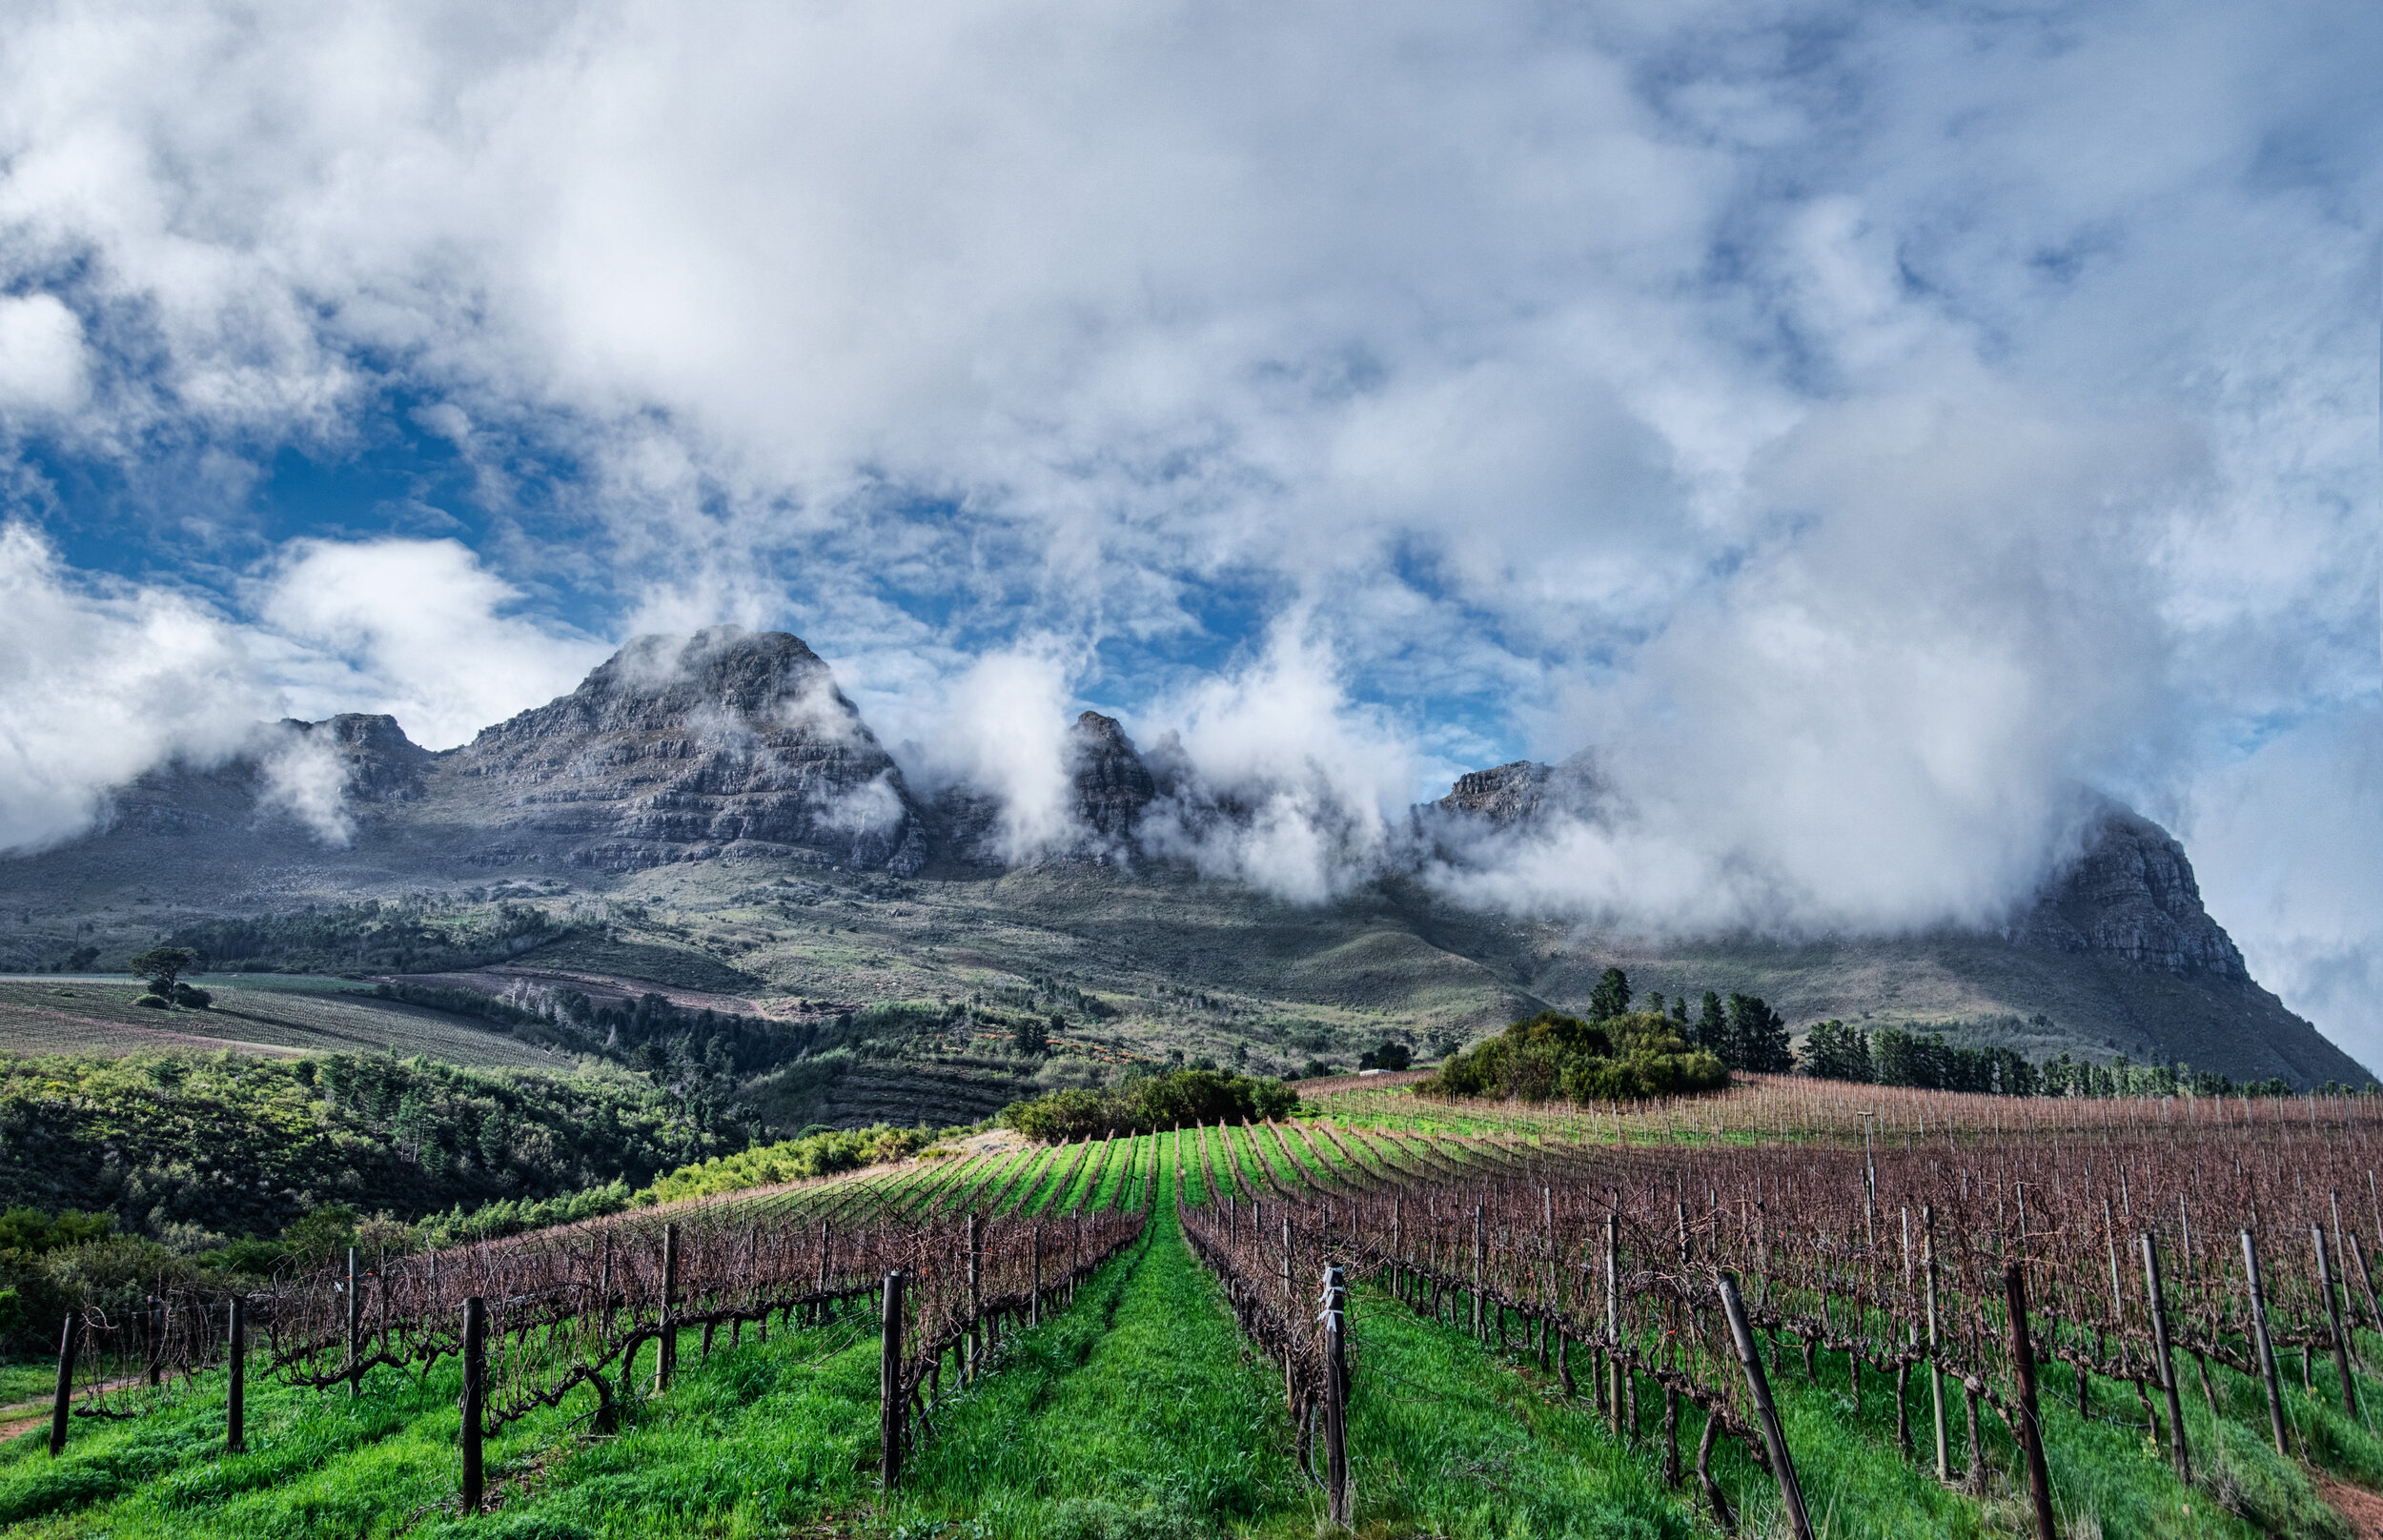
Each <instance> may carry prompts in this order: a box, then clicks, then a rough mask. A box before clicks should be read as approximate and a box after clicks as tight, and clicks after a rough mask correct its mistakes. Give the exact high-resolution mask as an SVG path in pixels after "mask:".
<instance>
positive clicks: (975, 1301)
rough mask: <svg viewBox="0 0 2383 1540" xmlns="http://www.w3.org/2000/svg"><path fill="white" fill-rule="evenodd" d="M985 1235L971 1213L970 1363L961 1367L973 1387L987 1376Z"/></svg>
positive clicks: (969, 1262) (963, 1377)
mask: <svg viewBox="0 0 2383 1540" xmlns="http://www.w3.org/2000/svg"><path fill="white" fill-rule="evenodd" d="M984 1284H985V1232H984V1229H983V1227H982V1222H981V1221H979V1220H978V1218H977V1216H976V1215H975V1214H974V1213H973V1212H971V1213H970V1214H969V1215H968V1335H967V1344H966V1351H967V1362H966V1363H965V1364H963V1365H962V1367H961V1371H960V1378H961V1381H962V1383H964V1384H969V1385H973V1384H974V1383H975V1382H976V1378H977V1376H978V1375H979V1374H980V1373H981V1372H983V1368H982V1366H983V1364H984V1359H985V1337H984V1327H983V1325H982V1321H983V1318H984V1312H985V1292H984Z"/></svg>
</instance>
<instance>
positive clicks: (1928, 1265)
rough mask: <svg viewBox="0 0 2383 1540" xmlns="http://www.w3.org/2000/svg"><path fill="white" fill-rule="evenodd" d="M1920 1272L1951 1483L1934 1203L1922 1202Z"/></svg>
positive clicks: (1934, 1403)
mask: <svg viewBox="0 0 2383 1540" xmlns="http://www.w3.org/2000/svg"><path fill="white" fill-rule="evenodd" d="M1920 1273H1921V1277H1922V1278H1923V1279H1924V1280H1925V1284H1926V1287H1927V1307H1928V1405H1929V1407H1930V1408H1931V1409H1932V1410H1933V1411H1934V1412H1935V1413H1936V1479H1937V1480H1938V1481H1940V1482H1943V1483H1945V1484H1947V1485H1949V1484H1950V1483H1951V1481H1952V1479H1953V1462H1952V1451H1951V1449H1950V1448H1949V1446H1948V1444H1947V1441H1946V1439H1945V1366H1944V1363H1943V1361H1942V1360H1941V1359H1940V1358H1939V1357H1938V1354H1937V1329H1938V1327H1937V1316H1936V1208H1935V1206H1934V1205H1932V1204H1922V1205H1921V1206H1920Z"/></svg>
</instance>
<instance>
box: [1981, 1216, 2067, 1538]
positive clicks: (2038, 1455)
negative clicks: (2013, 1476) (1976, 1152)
mask: <svg viewBox="0 0 2383 1540" xmlns="http://www.w3.org/2000/svg"><path fill="white" fill-rule="evenodd" d="M2003 1291H2004V1294H2005V1296H2006V1299H2007V1300H2008V1302H2009V1306H2010V1362H2011V1367H2012V1368H2014V1369H2016V1370H2018V1373H2019V1418H2018V1422H2019V1447H2020V1449H2021V1450H2022V1451H2023V1452H2024V1453H2025V1454H2026V1455H2027V1495H2028V1496H2029V1497H2031V1498H2033V1499H2034V1501H2035V1533H2036V1540H2060V1533H2059V1530H2056V1529H2055V1528H2054V1527H2053V1523H2052V1472H2051V1470H2050V1469H2048V1468H2047V1466H2046V1465H2045V1463H2044V1429H2043V1426H2042V1423H2041V1421H2040V1420H2039V1418H2038V1416H2037V1413H2036V1405H2035V1345H2034V1344H2033V1343H2031V1342H2029V1341H2028V1340H2027V1269H2026V1268H2025V1267H2024V1266H2022V1265H2020V1264H2019V1263H2017V1262H2013V1263H2010V1264H2008V1265H2007V1266H2005V1267H2004V1268H2003ZM1970 1458H1971V1459H1972V1460H1975V1459H1977V1458H1978V1456H1977V1454H1976V1453H1975V1452H1972V1453H1971V1455H1970Z"/></svg>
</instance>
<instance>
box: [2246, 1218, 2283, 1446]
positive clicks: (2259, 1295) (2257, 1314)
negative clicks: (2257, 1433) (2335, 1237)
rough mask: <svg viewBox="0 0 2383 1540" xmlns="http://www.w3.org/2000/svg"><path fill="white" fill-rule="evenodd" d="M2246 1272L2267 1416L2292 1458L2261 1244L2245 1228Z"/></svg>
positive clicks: (2275, 1433)
mask: <svg viewBox="0 0 2383 1540" xmlns="http://www.w3.org/2000/svg"><path fill="white" fill-rule="evenodd" d="M2242 1265H2243V1276H2244V1277H2245V1278H2246V1279H2247V1280H2248V1281H2249V1284H2250V1289H2251V1331H2252V1333H2253V1338H2252V1340H2253V1341H2254V1342H2255V1343H2256V1344H2257V1346H2258V1349H2259V1378H2260V1379H2261V1381H2263V1382H2264V1383H2265V1384H2266V1386H2267V1420H2268V1427H2269V1429H2270V1431H2271V1432H2273V1433H2274V1435H2275V1452H2276V1453H2278V1454H2280V1455H2282V1456H2283V1457H2284V1458H2285V1459H2288V1460H2289V1459H2291V1441H2290V1440H2289V1439H2288V1438H2287V1437H2286V1436H2285V1433H2284V1392H2283V1390H2282V1389H2281V1388H2278V1387H2277V1385H2276V1383H2275V1347H2274V1345H2273V1344H2272V1343H2271V1342H2270V1341H2269V1340H2268V1334H2267V1296H2266V1295H2265V1294H2264V1293H2263V1292H2262V1291H2261V1289H2260V1287H2259V1245H2258V1243H2257V1242H2256V1241H2254V1240H2252V1239H2251V1232H2250V1231H2249V1230H2245V1231H2243V1232H2242Z"/></svg>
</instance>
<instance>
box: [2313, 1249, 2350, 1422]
mask: <svg viewBox="0 0 2383 1540" xmlns="http://www.w3.org/2000/svg"><path fill="white" fill-rule="evenodd" d="M2309 1228H2310V1238H2311V1239H2312V1241H2314V1242H2315V1244H2316V1248H2317V1287H2319V1288H2320V1289H2323V1290H2324V1291H2325V1316H2326V1320H2327V1321H2328V1322H2329V1323H2330V1324H2331V1325H2332V1327H2333V1372H2334V1373H2335V1374H2336V1375H2338V1376H2340V1378H2341V1382H2342V1415H2343V1416H2345V1417H2355V1416H2357V1415H2358V1405H2357V1402H2356V1401H2355V1400H2354V1399H2353V1397H2352V1389H2351V1384H2350V1348H2349V1342H2350V1333H2348V1332H2347V1331H2344V1330H2343V1329H2342V1307H2341V1302H2340V1301H2339V1300H2338V1299H2336V1298H2334V1296H2333V1264H2332V1259H2331V1257H2330V1256H2329V1255H2328V1254H2327V1247H2326V1245H2325V1226H2322V1225H2312V1226H2309Z"/></svg>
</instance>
